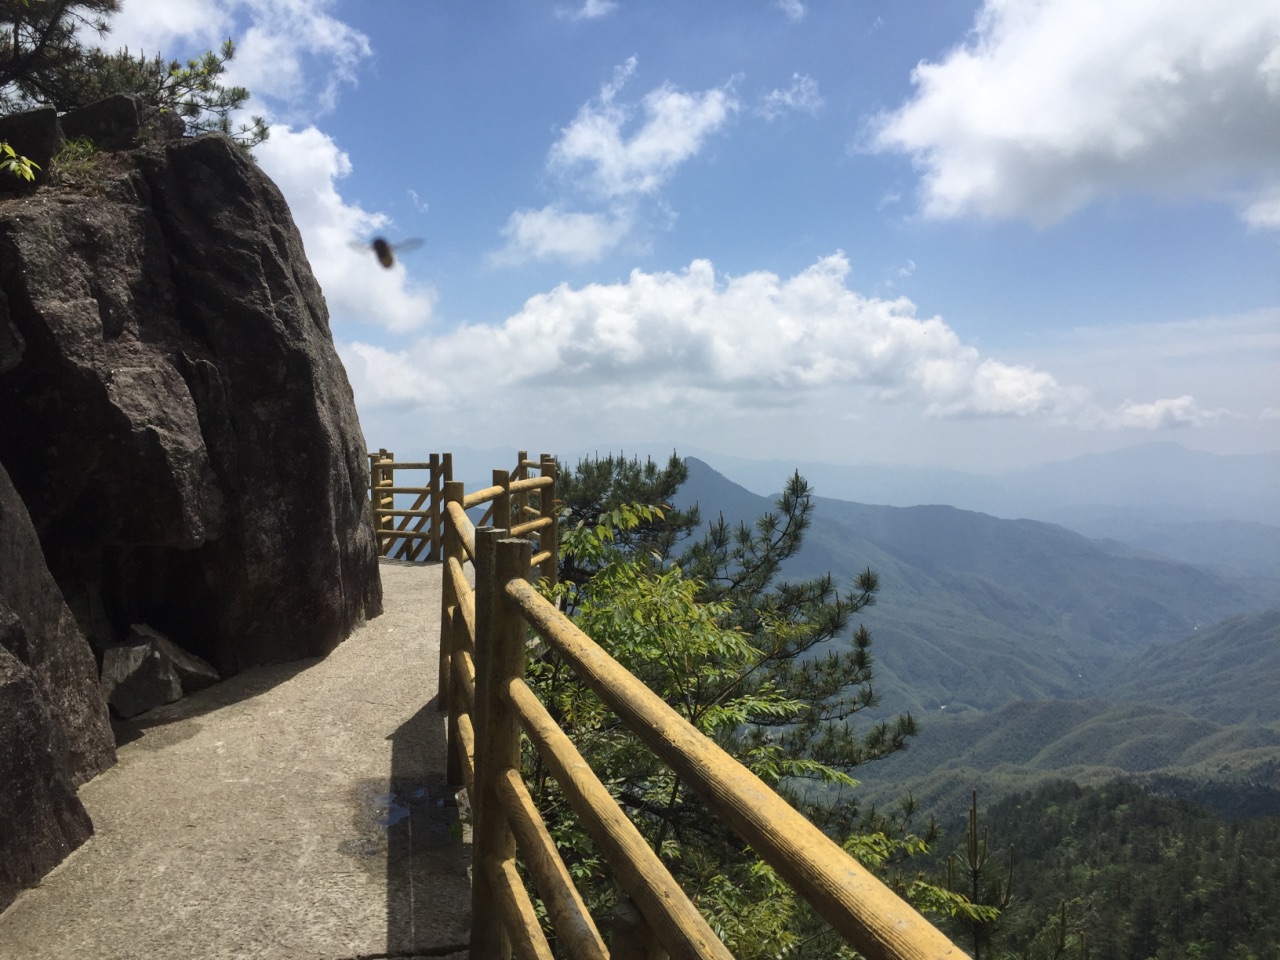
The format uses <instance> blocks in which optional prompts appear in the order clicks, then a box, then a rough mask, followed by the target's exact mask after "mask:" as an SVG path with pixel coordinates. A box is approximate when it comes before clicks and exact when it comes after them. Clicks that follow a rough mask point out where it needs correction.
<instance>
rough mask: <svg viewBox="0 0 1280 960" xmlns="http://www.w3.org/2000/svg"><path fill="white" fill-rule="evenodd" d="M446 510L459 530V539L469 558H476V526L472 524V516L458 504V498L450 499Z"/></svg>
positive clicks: (454, 526)
mask: <svg viewBox="0 0 1280 960" xmlns="http://www.w3.org/2000/svg"><path fill="white" fill-rule="evenodd" d="M445 512H446V513H447V514H448V515H449V520H450V521H451V522H452V523H453V528H454V529H455V530H456V531H458V539H459V540H460V541H461V546H462V549H463V551H464V552H465V553H466V555H467V559H468V560H474V559H475V558H476V528H475V527H474V526H472V524H471V518H470V517H468V516H467V514H466V512H465V510H464V508H463V507H460V506H458V502H457V501H456V500H450V501H448V502H447V503H446V504H445Z"/></svg>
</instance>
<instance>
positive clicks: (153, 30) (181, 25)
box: [93, 0, 235, 56]
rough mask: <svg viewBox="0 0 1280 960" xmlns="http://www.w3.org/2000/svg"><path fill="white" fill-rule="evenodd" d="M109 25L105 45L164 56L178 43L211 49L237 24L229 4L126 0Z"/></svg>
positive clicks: (204, 0) (200, 0)
mask: <svg viewBox="0 0 1280 960" xmlns="http://www.w3.org/2000/svg"><path fill="white" fill-rule="evenodd" d="M108 22H109V23H110V25H111V32H110V33H108V34H107V36H106V38H105V39H104V40H103V41H102V43H103V45H104V46H106V47H108V48H117V47H125V46H127V47H128V48H129V49H130V50H133V51H135V52H139V51H141V52H146V53H147V54H156V53H159V54H162V55H165V56H171V55H172V53H171V51H172V48H173V46H174V45H175V44H177V43H181V44H186V43H196V44H202V45H203V46H205V47H207V48H209V49H212V48H214V47H216V46H217V45H218V44H220V43H221V42H222V41H223V40H225V39H226V38H227V37H228V36H231V35H232V32H233V29H234V23H235V21H234V18H233V17H232V15H231V10H230V8H229V5H228V4H224V3H217V2H214V0H124V3H122V4H121V5H120V11H119V12H118V13H117V14H116V15H115V16H113V17H111V18H110V20H109V21H108ZM93 42H97V41H96V40H93Z"/></svg>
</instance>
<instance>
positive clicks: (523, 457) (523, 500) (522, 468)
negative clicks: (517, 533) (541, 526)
mask: <svg viewBox="0 0 1280 960" xmlns="http://www.w3.org/2000/svg"><path fill="white" fill-rule="evenodd" d="M528 460H529V451H528V450H520V451H518V452H517V453H516V469H515V472H514V473H512V475H511V479H512V480H528V479H529V466H528ZM513 506H514V507H515V514H514V516H515V519H514V521H513V523H524V522H525V521H526V520H528V519H529V518H528V517H526V516H525V514H524V509H525V507H527V506H529V491H528V490H520V491H519V492H517V493H516V495H515V504H514V505H513Z"/></svg>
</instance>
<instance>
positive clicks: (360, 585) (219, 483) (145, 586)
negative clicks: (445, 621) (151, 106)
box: [0, 135, 382, 905]
mask: <svg viewBox="0 0 1280 960" xmlns="http://www.w3.org/2000/svg"><path fill="white" fill-rule="evenodd" d="M15 146H16V147H18V148H19V149H20V148H21V144H15ZM0 465H3V467H4V468H5V469H6V470H7V472H8V475H9V477H11V478H12V485H13V488H15V489H16V492H17V494H18V496H19V497H20V498H21V503H22V505H24V509H25V511H26V512H27V513H29V515H30V522H31V526H32V527H33V528H34V531H35V533H36V534H37V535H38V538H39V545H40V547H41V548H42V551H43V556H44V560H45V562H46V563H47V565H48V569H49V571H51V572H52V576H53V580H54V581H56V583H57V585H58V587H59V588H60V589H61V593H62V595H63V596H65V598H66V601H67V603H68V604H69V606H70V609H71V610H72V611H73V612H74V615H75V621H77V622H78V625H79V627H80V629H81V630H82V631H83V633H84V635H86V636H87V637H88V639H89V641H90V642H91V644H92V646H93V648H95V649H96V650H97V652H98V658H97V659H98V663H99V664H100V662H101V656H102V651H103V650H105V649H107V648H109V647H111V646H113V645H115V644H118V643H121V642H123V641H124V640H125V639H126V637H127V636H128V635H129V634H130V631H131V627H132V625H133V624H147V625H149V627H150V628H153V629H154V630H158V631H161V632H163V633H164V634H165V635H166V636H167V637H168V638H169V639H170V640H172V641H173V642H174V643H176V644H177V645H178V646H180V647H182V648H184V649H185V650H186V651H189V652H191V653H194V654H196V655H198V656H199V657H202V658H204V659H205V660H207V661H209V662H210V663H211V664H213V665H214V666H216V667H217V669H218V670H219V671H220V672H221V673H222V675H223V676H226V675H229V674H231V673H235V672H237V671H239V670H242V669H244V668H245V667H248V666H250V665H253V664H258V663H264V662H272V661H285V660H294V659H299V658H303V657H311V656H320V655H323V654H325V653H327V652H328V651H329V650H331V649H332V648H333V647H334V646H335V645H337V644H338V643H339V642H340V641H341V640H342V639H343V638H344V637H346V636H347V635H348V634H349V633H350V632H351V630H352V629H353V627H355V626H356V625H357V624H359V623H360V622H361V621H363V620H364V618H366V617H369V616H374V615H376V614H378V613H379V612H381V597H382V591H381V584H380V581H379V578H378V570H377V556H376V549H375V541H374V537H373V531H372V527H371V524H370V520H369V516H368V511H367V503H366V495H365V488H366V482H367V467H366V460H365V446H364V440H363V437H362V435H361V431H360V425H359V423H358V421H357V418H356V411H355V405H354V402H353V398H352V392H351V387H350V385H349V383H348V381H347V378H346V373H345V371H344V370H343V368H342V364H341V362H340V361H339V359H338V357H337V354H336V352H335V350H334V346H333V341H332V337H331V334H330V331H329V324H328V314H327V311H326V308H325V303H324V298H323V296H322V294H321V291H320V288H319V286H318V284H317V283H316V281H315V278H314V277H313V276H312V273H311V270H310V268H309V266H308V264H307V261H306V257H305V254H304V252H303V248H302V241H301V238H300V236H299V234H298V231H297V229H296V228H295V226H294V224H293V220H292V218H291V216H290V214H289V210H288V207H287V206H286V204H285V202H284V199H283V197H282V196H281V194H280V192H279V191H278V190H277V189H276V187H275V186H274V184H272V183H271V181H270V180H269V179H268V178H267V177H266V176H265V175H264V174H263V173H262V172H261V171H260V170H259V169H258V168H257V167H256V166H255V165H254V164H253V163H252V161H251V160H249V159H248V158H247V157H246V156H245V155H244V154H243V152H242V151H240V150H239V149H238V148H237V147H236V146H235V145H234V144H233V143H232V142H231V141H230V140H229V139H227V138H225V137H222V136H218V135H210V136H203V137H198V138H195V139H179V140H169V141H161V142H156V143H152V144H149V145H144V146H142V147H140V148H137V149H133V150H126V151H121V152H116V153H103V154H100V155H99V156H98V157H97V158H96V159H95V160H94V161H93V162H92V164H91V169H89V170H88V171H87V172H86V171H84V170H81V171H80V172H79V173H78V175H77V177H76V180H75V183H74V184H71V183H70V182H69V181H68V180H63V181H62V183H61V185H60V184H59V178H58V177H57V176H56V175H55V176H54V177H52V178H51V182H50V183H49V184H48V185H46V186H43V187H41V188H40V189H38V190H37V191H35V192H34V193H31V194H29V195H26V196H20V197H14V198H10V199H4V200H0ZM8 550H10V542H9V538H8V537H7V536H6V537H5V539H4V540H3V541H0V551H8ZM0 569H5V570H6V575H8V572H7V568H0ZM2 612H3V611H2V610H0V613H2ZM0 628H2V629H0V640H3V641H4V646H5V649H7V650H8V653H9V659H8V660H5V659H3V658H2V657H0V684H3V683H5V682H8V681H6V680H5V677H8V678H9V679H10V680H11V681H12V682H9V687H3V688H0V689H9V688H12V689H13V691H15V693H14V698H17V697H18V696H19V694H20V695H21V697H25V698H27V699H31V695H30V694H29V692H28V691H29V689H35V690H36V691H37V693H39V696H38V697H37V698H36V699H42V698H45V697H46V696H47V695H48V685H47V684H45V685H44V686H43V687H41V686H40V685H39V684H37V683H34V681H33V682H31V683H29V682H28V679H30V678H27V679H22V678H21V677H19V670H18V668H17V667H15V666H14V664H13V663H11V662H10V660H15V661H17V662H19V664H20V665H21V666H23V667H25V668H26V669H27V670H28V671H30V668H31V666H32V663H31V654H30V650H32V649H39V648H40V645H41V644H42V643H43V642H44V641H43V640H42V639H41V637H39V636H36V637H34V638H33V637H32V636H31V633H32V630H31V628H30V627H28V628H27V630H26V633H25V634H24V636H25V640H24V644H25V645H26V647H25V649H27V651H28V652H27V655H26V656H24V654H23V653H22V652H21V651H17V650H15V649H13V648H12V647H13V646H14V645H16V642H15V643H14V644H11V642H10V639H11V638H12V637H13V636H17V634H16V633H14V632H13V631H12V630H10V629H8V628H7V627H4V625H3V624H0ZM41 629H43V628H41ZM37 632H38V631H37ZM80 643H81V645H82V646H83V640H81V641H80ZM83 653H84V656H86V657H87V656H89V653H88V648H87V647H86V648H85V649H84V651H83ZM79 662H80V663H81V666H82V667H83V664H84V662H85V661H84V658H83V657H81V659H80V661H79ZM89 662H90V665H91V666H92V664H93V660H92V658H91V657H90V660H89ZM4 671H7V673H6V672H4ZM24 676H25V675H24ZM15 677H16V678H18V679H14V678H15ZM95 679H96V678H95ZM79 682H80V681H79V680H77V681H76V683H79ZM24 684H25V686H24ZM80 685H81V686H83V684H80ZM90 686H91V687H92V685H90ZM19 688H21V689H19ZM40 691H43V692H40ZM5 696H6V694H4V693H0V698H3V697H5ZM14 698H11V699H14ZM88 699H90V700H92V699H93V698H92V696H90V697H89V698H88ZM14 702H16V699H15V700H14ZM90 707H91V708H92V710H97V711H98V712H99V713H101V712H102V705H101V702H100V699H99V701H98V702H97V703H96V705H87V706H86V710H88V709H90ZM45 710H46V712H48V713H49V715H50V717H51V718H52V722H53V724H54V726H56V727H58V728H59V731H60V732H59V733H58V736H56V737H54V739H52V740H50V741H49V742H50V743H51V744H55V748H56V749H61V750H63V751H64V752H66V753H67V754H68V755H69V754H74V753H75V752H76V751H77V750H82V751H83V749H87V748H84V747H83V745H82V743H81V741H82V740H83V738H84V734H83V732H77V731H76V730H75V729H73V728H72V727H71V726H70V725H68V724H67V723H66V722H65V717H64V718H63V720H59V715H58V714H57V711H56V710H52V709H51V708H50V705H49V704H48V703H47V702H45ZM64 713H65V711H64ZM103 716H105V714H103ZM0 722H2V723H4V726H0V740H4V739H6V738H7V739H9V740H13V738H14V737H16V736H18V735H19V728H18V727H17V726H16V724H17V721H16V720H12V719H10V718H7V717H5V716H4V715H3V714H0ZM56 744H61V746H60V747H58V746H56ZM90 752H92V751H90ZM3 757H4V753H3V749H2V748H0V766H3V762H4V761H3V759H2V758H3ZM58 765H59V766H61V767H63V768H65V767H66V763H65V762H61V763H60V764H58ZM97 769H100V764H99V765H98V767H97V768H94V765H93V764H90V765H89V767H88V768H85V769H84V773H83V775H75V774H73V775H72V779H73V781H75V778H76V776H80V778H81V779H83V776H84V775H88V776H91V775H92V774H93V773H95V772H97ZM12 773H13V771H8V770H3V769H0V783H5V784H6V787H5V789H9V786H8V783H9V780H8V776H9V775H11V774H12ZM0 826H3V825H0ZM73 845H74V844H73ZM0 885H2V882H0ZM2 893H3V891H0V895H2ZM2 904H3V900H2V899H0V905H2Z"/></svg>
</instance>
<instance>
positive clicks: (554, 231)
mask: <svg viewBox="0 0 1280 960" xmlns="http://www.w3.org/2000/svg"><path fill="white" fill-rule="evenodd" d="M630 229H631V215H630V213H629V211H626V210H617V211H614V212H613V213H611V214H604V213H577V212H574V211H568V210H562V209H561V208H560V207H558V206H556V205H555V204H552V205H550V206H547V207H543V208H542V209H541V210H517V211H516V212H515V213H513V214H511V216H510V218H509V219H508V220H507V225H506V226H505V227H503V228H502V236H503V237H504V238H505V239H506V241H507V245H506V246H505V247H504V248H503V249H502V250H500V251H498V252H497V253H495V254H494V255H493V258H492V259H493V261H494V262H495V263H498V264H513V263H523V262H525V261H526V260H530V259H532V260H567V261H569V262H571V263H590V262H593V261H595V260H599V259H600V258H601V257H602V256H604V255H605V254H606V253H608V252H609V251H610V250H612V249H613V248H614V247H616V246H617V245H618V243H619V241H621V240H622V238H623V237H624V236H626V234H627V232H628V231H629V230H630Z"/></svg>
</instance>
